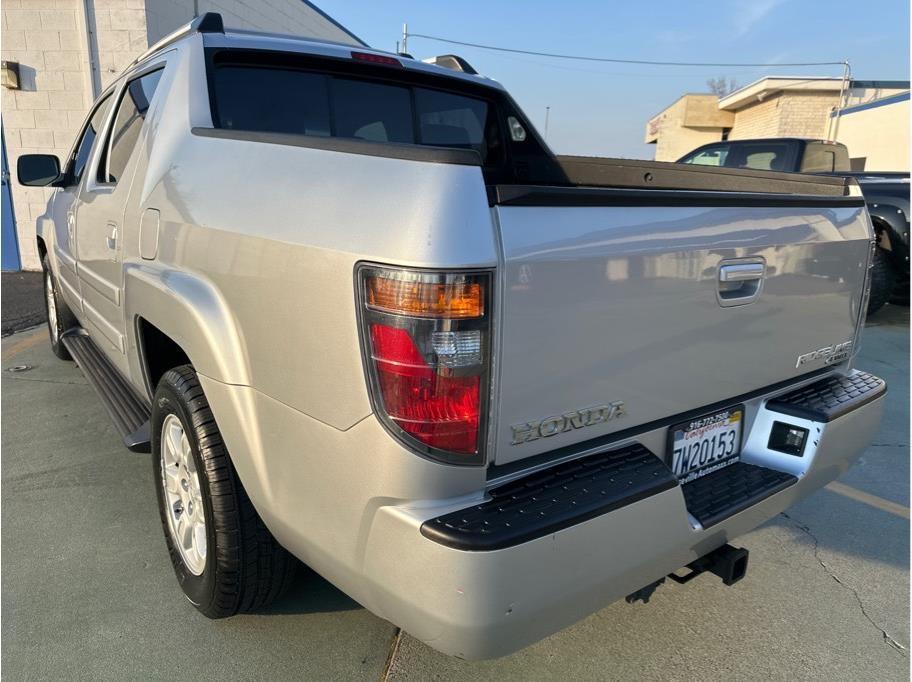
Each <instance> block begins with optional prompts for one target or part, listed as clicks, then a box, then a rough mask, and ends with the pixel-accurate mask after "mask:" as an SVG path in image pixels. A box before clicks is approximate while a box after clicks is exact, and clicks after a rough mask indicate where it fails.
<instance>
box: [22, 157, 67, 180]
mask: <svg viewBox="0 0 912 682" xmlns="http://www.w3.org/2000/svg"><path fill="white" fill-rule="evenodd" d="M16 175H17V176H18V178H19V184H20V185H25V186H26V187H47V186H48V185H53V184H54V183H55V181H56V180H58V179H59V178H60V160H59V159H58V158H57V157H56V156H54V155H53V154H23V155H22V156H20V157H19V160H18V161H17V162H16Z"/></svg>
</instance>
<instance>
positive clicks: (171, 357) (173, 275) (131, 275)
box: [124, 265, 250, 398]
mask: <svg viewBox="0 0 912 682" xmlns="http://www.w3.org/2000/svg"><path fill="white" fill-rule="evenodd" d="M124 290H125V291H124V294H125V295H124V300H125V302H126V307H127V310H126V314H127V319H128V320H131V321H132V324H131V325H130V326H131V329H130V330H129V333H130V334H131V336H132V337H133V339H132V341H133V343H132V344H131V345H132V346H133V347H135V349H136V352H135V353H132V354H131V358H130V362H131V364H133V365H134V367H133V369H134V370H135V371H136V372H137V376H141V377H142V379H143V383H144V384H145V388H146V391H147V392H148V394H149V397H150V398H151V397H152V394H153V393H154V391H155V386H156V384H157V380H158V379H159V378H160V377H161V375H162V374H163V373H164V372H165V371H167V370H168V369H170V368H171V367H174V366H177V365H179V364H191V365H192V366H193V368H194V369H195V370H196V371H197V372H198V373H200V374H203V375H205V376H207V377H210V378H212V379H215V380H217V381H221V382H225V383H230V384H239V385H249V384H250V372H249V365H248V362H247V357H246V352H245V344H244V342H243V338H242V336H241V334H240V332H239V330H238V329H237V325H236V324H235V322H234V319H233V317H232V316H231V314H230V311H229V310H228V307H227V305H226V304H225V301H224V300H223V298H222V296H221V295H220V293H219V291H218V290H217V288H216V287H215V286H214V285H213V284H212V283H211V282H209V281H208V280H206V279H204V278H203V277H201V276H199V275H196V274H192V273H188V272H185V271H177V270H168V269H164V268H154V267H150V266H146V265H142V266H128V267H127V268H126V269H125V272H124Z"/></svg>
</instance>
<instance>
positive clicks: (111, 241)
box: [105, 223, 117, 251]
mask: <svg viewBox="0 0 912 682" xmlns="http://www.w3.org/2000/svg"><path fill="white" fill-rule="evenodd" d="M105 243H106V244H107V245H108V248H109V249H110V250H111V251H115V250H116V249H117V225H115V224H114V223H108V236H107V237H105Z"/></svg>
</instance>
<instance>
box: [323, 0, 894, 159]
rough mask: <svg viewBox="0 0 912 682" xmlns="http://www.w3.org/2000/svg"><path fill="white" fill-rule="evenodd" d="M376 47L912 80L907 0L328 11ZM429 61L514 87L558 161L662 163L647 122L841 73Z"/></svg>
mask: <svg viewBox="0 0 912 682" xmlns="http://www.w3.org/2000/svg"><path fill="white" fill-rule="evenodd" d="M316 4H317V5H319V7H320V8H321V9H323V10H324V11H325V12H327V13H328V14H330V15H331V16H332V17H334V18H335V19H336V20H337V21H339V22H340V23H342V24H343V25H345V26H346V27H348V28H349V29H350V30H351V31H352V32H354V33H355V34H356V35H358V36H359V37H360V38H362V39H363V40H365V41H367V42H368V43H369V44H370V45H372V46H374V47H377V48H380V49H385V50H390V51H392V50H394V49H395V46H396V40H397V39H399V37H400V35H401V32H402V23H403V22H404V21H407V22H408V24H409V30H410V31H411V32H415V33H426V34H429V35H435V36H441V37H446V38H452V39H454V40H463V41H468V42H474V43H483V44H488V45H499V46H503V47H510V48H517V49H526V50H539V51H543V52H558V53H572V54H583V55H592V56H600V57H613V58H622V59H647V60H653V61H663V60H665V61H668V60H670V61H691V62H693V61H697V62H758V63H775V62H809V61H810V62H819V61H840V60H842V59H849V61H850V62H851V63H852V73H853V76H854V77H855V78H863V79H902V80H908V78H909V0H868V1H867V2H861V1H860V0H678V1H673V0H651V1H642V0H639V1H638V0H625V1H618V0H605V1H602V2H596V1H594V0H575V1H573V0H564V2H560V3H558V2H553V1H552V2H545V1H543V0H529V1H525V2H520V1H519V0H515V1H514V2H506V1H498V0H487V1H483V0H460V2H436V1H429V0H424V1H423V2H420V1H418V0H384V1H383V2H366V1H365V0H362V1H358V2H356V1H354V0H316ZM409 52H411V53H412V54H413V55H414V56H415V57H417V58H419V59H422V58H425V57H430V56H433V55H437V54H446V53H448V52H453V53H456V54H459V55H461V56H463V57H465V58H466V59H467V60H468V61H469V62H470V63H471V64H472V65H473V66H474V67H475V68H476V69H477V70H478V71H479V72H480V73H483V74H484V75H486V76H490V77H492V78H495V79H496V80H498V81H500V82H501V83H503V84H504V85H505V86H506V87H507V88H508V89H509V90H510V92H511V93H512V94H513V96H514V97H515V98H516V100H517V101H518V102H519V104H520V106H521V107H522V108H523V109H524V110H525V112H526V114H528V116H529V117H530V118H531V119H532V121H533V123H534V124H535V125H536V126H537V127H538V128H539V130H543V129H544V119H545V107H547V106H550V107H551V114H550V122H549V126H548V128H549V130H548V142H549V144H550V145H551V147H552V148H553V149H554V150H555V151H556V152H558V153H565V154H588V155H598V156H623V157H630V158H652V156H653V146H651V145H646V144H644V143H643V134H644V127H645V125H646V121H647V120H648V119H649V118H650V117H652V116H653V115H654V114H656V113H657V112H659V111H661V110H662V109H664V108H665V107H666V106H667V105H668V104H670V103H671V102H672V101H674V100H675V99H676V98H677V97H679V96H680V95H681V94H683V93H685V92H704V91H706V80H707V79H708V78H712V77H718V76H726V77H730V78H734V79H736V80H737V82H738V83H739V84H740V85H746V84H747V83H750V82H751V81H753V80H756V79H757V78H760V77H761V76H764V75H804V76H828V75H832V76H841V74H842V70H841V67H838V66H832V67H803V68H786V67H776V66H770V67H761V68H745V67H732V68H713V67H646V66H631V65H622V64H599V63H591V62H590V63H585V62H569V61H563V60H553V59H548V58H543V57H531V56H524V55H509V54H503V53H497V52H491V51H487V50H481V49H474V48H467V47H458V46H450V45H446V44H443V43H436V42H431V41H429V40H424V39H420V38H414V39H411V40H410V42H409Z"/></svg>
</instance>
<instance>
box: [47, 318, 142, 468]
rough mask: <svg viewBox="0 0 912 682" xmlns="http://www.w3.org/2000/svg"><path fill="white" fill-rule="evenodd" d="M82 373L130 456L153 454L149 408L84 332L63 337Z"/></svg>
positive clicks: (75, 330)
mask: <svg viewBox="0 0 912 682" xmlns="http://www.w3.org/2000/svg"><path fill="white" fill-rule="evenodd" d="M60 341H61V343H63V345H64V346H65V347H66V349H67V350H68V351H69V352H70V355H71V356H73V359H74V360H75V361H76V364H77V365H79V369H81V370H82V373H83V374H85V377H86V379H88V380H89V383H90V384H91V385H92V388H94V389H95V392H96V393H97V394H98V397H99V398H101V402H102V404H103V405H104V407H105V409H106V410H107V411H108V414H109V415H110V416H111V419H112V420H113V422H114V426H115V427H116V428H117V430H118V431H119V432H120V435H121V436H122V437H123V440H124V445H126V446H127V449H128V450H130V451H131V452H151V451H152V444H151V438H150V435H149V416H150V414H151V411H150V409H149V406H148V405H147V404H146V403H145V402H143V401H142V400H141V399H140V398H139V396H137V395H136V392H135V391H134V390H133V388H132V387H131V386H130V385H129V384H128V383H127V382H126V380H125V379H124V378H123V377H122V376H121V374H120V372H119V371H118V370H117V368H116V367H114V365H112V364H111V361H110V360H108V359H107V358H106V357H105V355H104V353H102V352H101V349H99V348H98V346H96V345H95V342H94V341H92V339H91V338H90V337H89V335H88V334H87V333H86V332H85V330H83V329H79V328H76V329H71V330H69V331H67V332H66V333H65V334H63V336H61V337H60Z"/></svg>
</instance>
